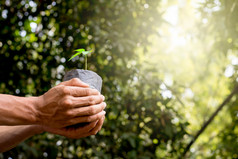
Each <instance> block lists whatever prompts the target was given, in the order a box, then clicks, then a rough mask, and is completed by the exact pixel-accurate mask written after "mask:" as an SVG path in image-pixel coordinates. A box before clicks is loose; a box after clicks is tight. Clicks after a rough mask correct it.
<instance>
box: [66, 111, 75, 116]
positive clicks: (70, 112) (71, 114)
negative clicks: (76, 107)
mask: <svg viewBox="0 0 238 159" xmlns="http://www.w3.org/2000/svg"><path fill="white" fill-rule="evenodd" d="M66 116H68V117H73V116H74V114H73V112H72V111H67V112H66Z"/></svg>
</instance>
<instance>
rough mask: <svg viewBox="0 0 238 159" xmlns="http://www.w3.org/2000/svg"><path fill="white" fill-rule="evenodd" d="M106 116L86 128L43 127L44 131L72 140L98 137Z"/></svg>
mask: <svg viewBox="0 0 238 159" xmlns="http://www.w3.org/2000/svg"><path fill="white" fill-rule="evenodd" d="M104 119H105V116H102V117H101V118H100V119H99V120H96V121H93V122H91V123H89V124H88V125H86V126H83V127H79V128H77V129H75V128H73V127H71V128H50V127H43V131H47V132H50V133H53V134H58V135H62V136H65V137H68V138H72V139H79V138H83V137H87V136H90V135H96V134H97V133H98V132H99V131H100V130H101V128H102V125H103V122H104Z"/></svg>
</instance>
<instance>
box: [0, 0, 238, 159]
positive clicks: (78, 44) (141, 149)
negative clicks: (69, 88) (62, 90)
mask: <svg viewBox="0 0 238 159" xmlns="http://www.w3.org/2000/svg"><path fill="white" fill-rule="evenodd" d="M78 48H85V49H87V50H90V49H91V50H93V53H92V54H91V55H90V56H89V57H88V68H89V69H90V70H92V71H95V72H97V73H98V74H99V75H100V76H101V77H102V78H103V89H102V94H103V95H105V97H106V102H107V105H108V106H107V115H106V120H105V123H104V126H103V128H102V130H101V131H100V132H99V133H98V134H97V135H96V136H91V137H87V138H84V139H79V140H72V139H67V138H65V137H62V136H58V135H52V134H49V133H43V134H41V135H37V136H34V137H32V138H30V139H28V140H26V141H25V142H23V143H21V144H20V145H19V146H17V147H16V148H14V149H12V150H10V151H8V152H5V153H2V154H0V158H9V157H11V158H91V159H97V158H105V159H111V158H113V159H121V158H129V159H130V158H131V159H134V158H137V159H150V158H171V159H172V158H184V157H187V158H198V159H199V158H228V159H229V158H238V138H237V135H238V127H237V123H238V100H237V98H238V96H237V93H236V92H237V87H236V85H237V81H238V78H237V75H238V1H236V0H110V1H106V0H79V1H76V0H67V1H63V0H55V1H54V0H53V1H45V0H38V1H37V0H36V1H31V0H14V1H11V0H1V1H0V70H1V71H0V93H4V94H12V95H17V96H39V95H41V94H43V93H44V92H46V91H47V90H48V89H50V88H51V87H53V86H55V85H56V84H58V83H60V82H61V81H62V78H63V76H64V74H65V72H66V71H68V70H70V69H73V68H83V65H84V58H83V57H78V58H76V59H75V60H73V61H72V62H67V60H68V59H69V58H70V57H71V56H72V54H73V50H75V49H78ZM227 97H229V98H227ZM219 106H221V107H220V108H222V109H219V110H218V111H217V112H219V113H217V114H214V116H213V117H214V118H211V116H212V115H213V113H214V112H215V111H216V110H217V109H218V108H219ZM223 106H224V107H223ZM207 121H211V122H207ZM206 122H207V124H205V125H207V127H206V126H204V123H206ZM202 127H203V128H206V129H202ZM203 130H204V131H203ZM198 132H200V133H198ZM193 141H194V142H193Z"/></svg>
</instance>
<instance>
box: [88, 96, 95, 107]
mask: <svg viewBox="0 0 238 159" xmlns="http://www.w3.org/2000/svg"><path fill="white" fill-rule="evenodd" d="M88 104H89V105H94V104H96V102H95V100H94V97H93V96H90V97H88Z"/></svg>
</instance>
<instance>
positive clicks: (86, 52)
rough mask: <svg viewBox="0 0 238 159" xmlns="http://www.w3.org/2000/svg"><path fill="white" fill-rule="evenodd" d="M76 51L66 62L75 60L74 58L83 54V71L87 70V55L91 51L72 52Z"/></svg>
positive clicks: (79, 50) (78, 50)
mask: <svg viewBox="0 0 238 159" xmlns="http://www.w3.org/2000/svg"><path fill="white" fill-rule="evenodd" d="M74 51H76V53H75V54H74V55H73V56H72V57H71V58H70V59H69V60H68V61H70V60H72V59H73V58H75V57H76V56H79V55H80V54H83V55H84V59H85V61H84V62H85V70H87V54H89V53H90V52H92V51H91V50H90V51H85V49H77V50H74Z"/></svg>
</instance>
